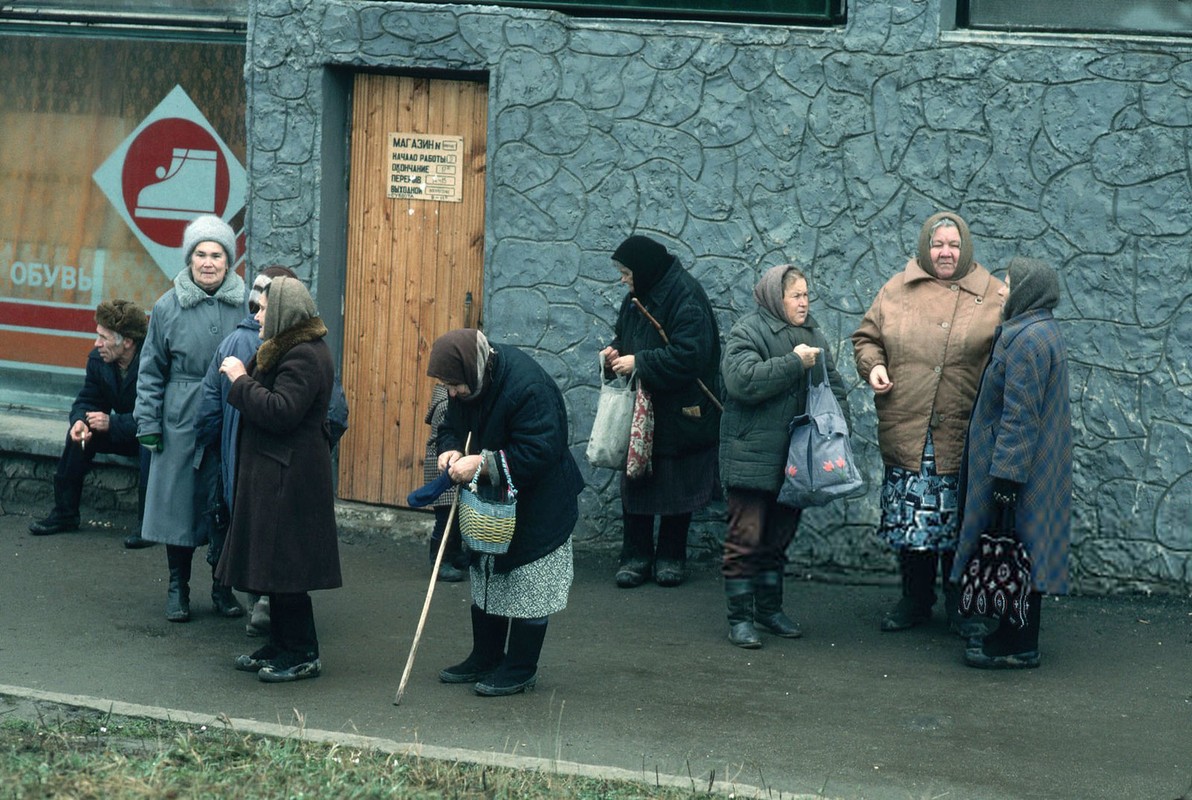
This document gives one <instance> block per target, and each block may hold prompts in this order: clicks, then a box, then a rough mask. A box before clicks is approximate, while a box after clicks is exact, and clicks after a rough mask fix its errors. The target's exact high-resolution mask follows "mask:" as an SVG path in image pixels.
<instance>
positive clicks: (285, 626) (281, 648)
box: [257, 592, 323, 683]
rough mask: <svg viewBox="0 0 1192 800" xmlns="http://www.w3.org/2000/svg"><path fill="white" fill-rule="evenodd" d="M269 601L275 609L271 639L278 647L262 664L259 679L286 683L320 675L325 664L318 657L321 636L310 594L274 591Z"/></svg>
mask: <svg viewBox="0 0 1192 800" xmlns="http://www.w3.org/2000/svg"><path fill="white" fill-rule="evenodd" d="M269 605H270V608H271V609H272V611H273V622H272V630H271V632H270V640H271V641H270V643H271V644H273V645H274V646H275V647H276V648H277V654H276V655H274V656H273V657H271V658H268V659H267V662H266V663H264V664H262V665H261V667H260V669H259V670H258V671H257V679H258V680H260V681H262V682H264V683H287V682H289V681H299V680H304V679H306V678H317V677H319V675H321V674H322V672H323V664H322V662H321V661H320V660H319V637H318V633H317V631H316V630H315V615H314V610H313V608H312V606H311V601H310V595H309V594H307V593H306V592H294V593H284V594H273V595H270V597H269ZM264 649H265V648H262V650H264ZM258 652H260V651H258Z"/></svg>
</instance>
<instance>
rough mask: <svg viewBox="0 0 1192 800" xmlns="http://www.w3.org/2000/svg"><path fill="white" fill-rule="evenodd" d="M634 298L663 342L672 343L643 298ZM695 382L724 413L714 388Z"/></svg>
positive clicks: (638, 308) (697, 380) (698, 380)
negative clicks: (713, 391) (713, 390)
mask: <svg viewBox="0 0 1192 800" xmlns="http://www.w3.org/2000/svg"><path fill="white" fill-rule="evenodd" d="M632 299H633V304H634V305H635V306H637V310H638V311H640V312H642V313H643V314H645V315H646V319H648V320H650V324H651V325H653V326H654V330H656V331H658V335H659V336H661V337H662V342H663V344H670V337H668V336H667V335H666V331H664V330H663V329H662V323H661V322H659V321H658V320H656V319H654V316H653V315H652V314H651V313H650V312H649V311H646V307H645V306H643V305H642V301H641V300H638V299H637V298H636V297H634V298H632ZM695 382H696V383H698V384H699V388H701V389H703V390H704V394H706V395H707V396H708V399H709V400H711V401H712V405H714V406H716V410H717V411H719V412H721V413H723V412H724V406H723V405H721V404H720V398H718V397H717V396H716V395H714V394H712V390H711V389H709V388H708V387H707V386H705V385H704V382H703V381H701V380H700V379H699V378H696V379H695Z"/></svg>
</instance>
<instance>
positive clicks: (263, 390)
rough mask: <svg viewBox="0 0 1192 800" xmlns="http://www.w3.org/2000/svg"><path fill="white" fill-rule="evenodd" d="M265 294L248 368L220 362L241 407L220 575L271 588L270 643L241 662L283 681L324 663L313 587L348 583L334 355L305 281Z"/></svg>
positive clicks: (290, 281)
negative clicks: (332, 412)
mask: <svg viewBox="0 0 1192 800" xmlns="http://www.w3.org/2000/svg"><path fill="white" fill-rule="evenodd" d="M259 302H260V310H259V311H258V312H257V321H258V322H260V323H261V338H262V339H264V342H263V343H262V344H261V347H260V349H259V350H257V353H256V355H255V356H254V357H253V359H252V360H251V361H250V362H249V365H248V367H247V368H246V367H245V366H244V363H243V362H242V361H240V359H238V358H236V357H235V356H228V357H227V358H225V359H224V360H223V362H222V363H221V365H220V372H222V373H224V374H225V375H227V376H228V379H229V380H231V382H232V386H231V389H229V390H228V403H229V404H230V405H231V406H232V407H233V408H236V409H238V410H239V411H240V443H239V448H238V450H237V459H236V492H235V498H236V502H235V505H234V506H233V507H232V526H231V529H230V530H229V531H228V541H227V543H226V545H225V546H224V552H223V556H222V557H221V558H220V561H219V566H218V568H217V570H216V575H217V576H218V577H219V579H220V580H221V581H223V582H224V583H225V584H229V585H231V586H235V587H236V588H237V589H240V590H242V591H245V592H249V593H250V594H259V595H268V596H269V612H270V617H271V620H270V622H271V624H270V630H269V643H268V644H266V645H265V646H264V647H262V648H260V649H259V650H257V651H256V652H255V653H252V654H251V655H242V656H239V657H238V658H237V659H236V661H235V666H236V668H237V669H241V670H244V671H246V672H256V673H257V677H259V678H260V679H261V680H262V681H265V682H267V683H280V682H283V681H293V680H299V679H302V678H314V677H317V676H318V675H319V674H320V672H321V671H322V663H321V661H320V660H319V639H318V635H317V632H316V631H315V620H314V611H313V609H312V607H311V601H310V595H309V594H308V592H311V591H313V590H316V589H335V588H338V587H339V586H342V585H343V580H342V579H341V577H340V569H339V545H338V540H337V536H336V528H335V490H334V486H333V484H332V477H331V434H330V428H329V426H328V424H327V408H328V406H329V405H330V403H331V392H332V387H333V385H334V383H335V365H334V363H333V362H332V359H331V351H330V349H329V348H328V347H327V343H326V342H325V341H324V337H325V336H326V335H327V327H326V326H325V325H324V324H323V321H322V320H321V319H319V316H318V311H317V310H316V308H315V304H314V301H313V300H312V299H311V296H310V294H309V293H308V292H307V290H306V287H305V286H303V284H302V282H301V281H299V280H297V279H296V278H287V277H278V278H274V279H273V282H272V283H270V284H269V287H268V288H267V289H266V290H265V294H264V295H263V296H262V297H261V299H260V301H259Z"/></svg>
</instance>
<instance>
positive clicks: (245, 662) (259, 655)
mask: <svg viewBox="0 0 1192 800" xmlns="http://www.w3.org/2000/svg"><path fill="white" fill-rule="evenodd" d="M279 654H280V651H279V650H278V649H277V648H276V647H274V646H273V645H271V644H267V645H265V646H264V647H262V648H260V649H259V650H257V651H256V652H254V653H252V654H251V655H241V656H236V660H235V661H234V662H233V663H232V666H234V667H235V668H236V669H238V670H241V671H242V672H257V671H259V670H260V669H262V668H263V667H268V666H272V664H273V659H275V658H277V656H278V655H279Z"/></svg>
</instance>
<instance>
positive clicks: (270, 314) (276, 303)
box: [264, 275, 319, 339]
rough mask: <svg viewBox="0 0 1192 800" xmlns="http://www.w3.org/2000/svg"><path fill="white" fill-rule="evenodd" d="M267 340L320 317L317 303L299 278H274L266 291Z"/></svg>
mask: <svg viewBox="0 0 1192 800" xmlns="http://www.w3.org/2000/svg"><path fill="white" fill-rule="evenodd" d="M265 296H266V297H268V298H269V300H268V305H267V306H266V307H265V337H264V338H265V339H272V338H273V337H274V336H277V335H278V334H279V333H281V332H283V331H288V330H289V329H290V328H292V327H294V326H295V325H297V324H299V323H301V322H305V321H306V320H308V319H312V318H314V317H317V316H319V310H318V309H317V308H315V301H314V300H313V299H312V298H311V296H310V292H308V291H307V290H306V286H305V285H304V284H303V283H302V281H300V280H298V279H297V278H287V277H285V276H284V275H283V276H279V277H277V278H274V279H273V281H272V282H271V283H270V284H269V286H268V288H266V290H265Z"/></svg>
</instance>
